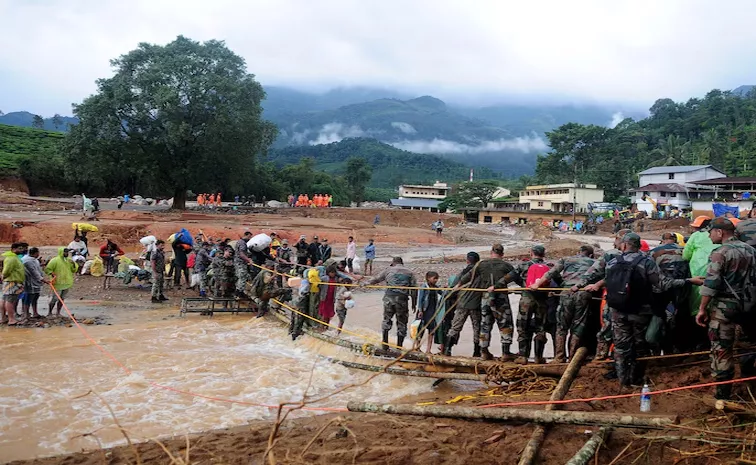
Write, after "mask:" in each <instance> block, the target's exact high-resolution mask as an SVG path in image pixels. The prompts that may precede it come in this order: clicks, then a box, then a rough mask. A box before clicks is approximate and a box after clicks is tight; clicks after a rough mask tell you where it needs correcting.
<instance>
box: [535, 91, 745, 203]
mask: <svg viewBox="0 0 756 465" xmlns="http://www.w3.org/2000/svg"><path fill="white" fill-rule="evenodd" d="M650 113H651V115H650V116H649V117H648V118H645V119H642V120H640V121H633V120H631V119H626V120H625V121H623V122H621V123H620V124H618V125H617V126H616V127H614V128H606V127H602V126H595V125H582V124H575V123H570V124H565V125H563V126H561V127H559V128H558V129H556V130H554V131H551V132H549V133H547V137H548V140H549V145H550V146H551V148H552V151H551V152H550V153H548V154H545V155H541V156H539V157H538V162H537V167H536V179H537V181H538V182H544V183H551V182H569V181H572V180H573V179H574V178H575V177H577V179H578V181H579V182H595V183H597V184H599V186H601V187H603V188H604V189H605V190H606V196H607V199H608V200H614V199H617V198H620V197H623V196H625V195H626V193H627V190H628V189H630V188H632V187H635V186H637V173H638V172H639V171H642V170H644V169H646V168H649V167H651V166H661V165H689V164H692V165H700V164H711V165H714V166H715V167H716V168H719V169H721V170H723V171H724V172H725V173H727V174H728V176H754V175H756V93H755V92H749V93H747V94H746V95H744V96H739V95H735V94H733V93H730V92H722V91H719V90H713V91H711V92H709V93H708V94H706V97H704V98H703V99H698V98H692V99H690V100H688V101H687V102H680V103H677V102H674V101H672V100H670V99H660V100H657V101H656V103H654V105H653V106H652V107H651V109H650Z"/></svg>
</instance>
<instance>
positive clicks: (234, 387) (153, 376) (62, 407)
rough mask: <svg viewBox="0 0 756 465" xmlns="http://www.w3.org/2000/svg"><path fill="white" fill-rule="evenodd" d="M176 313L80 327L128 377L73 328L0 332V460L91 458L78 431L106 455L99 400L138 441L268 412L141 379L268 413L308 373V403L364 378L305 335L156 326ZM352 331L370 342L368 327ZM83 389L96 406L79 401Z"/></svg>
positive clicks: (375, 396) (388, 395) (108, 433)
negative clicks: (63, 456) (0, 360)
mask: <svg viewBox="0 0 756 465" xmlns="http://www.w3.org/2000/svg"><path fill="white" fill-rule="evenodd" d="M361 297H363V299H362V300H364V301H365V302H364V303H365V304H366V305H363V312H368V311H369V310H368V308H369V307H370V305H367V304H368V301H372V300H375V301H377V299H376V298H374V297H373V296H372V295H368V296H361ZM358 305H359V301H358ZM71 306H72V310H74V311H75V312H77V313H79V314H86V313H87V309H83V308H79V309H77V308H76V306H77V304H76V303H73V304H72V305H71ZM89 311H91V309H89ZM174 312H175V309H173V310H152V311H149V312H148V311H143V312H139V311H137V312H136V313H134V312H132V313H131V316H132V317H134V316H137V315H141V316H139V317H138V318H137V321H138V322H131V323H127V322H118V321H117V319H116V323H115V324H113V325H112V326H93V327H87V328H86V329H87V331H88V332H89V333H90V334H91V336H92V337H93V338H94V339H95V340H96V341H97V342H98V343H99V344H101V345H102V346H103V347H105V348H107V350H108V351H110V352H112V353H113V354H114V355H115V356H116V357H117V358H118V359H119V360H120V361H121V362H123V363H124V365H126V366H128V367H129V368H130V369H132V370H133V373H132V374H131V375H127V374H125V373H124V372H123V371H122V370H121V369H120V368H118V366H117V365H116V364H115V363H114V362H113V361H112V360H110V359H108V358H107V357H105V356H103V355H102V354H101V353H100V352H99V351H98V350H97V349H96V348H95V347H93V346H91V345H89V344H88V342H87V341H86V340H85V339H84V338H83V337H82V335H81V333H79V331H78V330H77V329H76V328H50V329H45V330H33V329H28V330H26V329H15V328H13V329H4V330H0V348H1V349H2V353H3V354H4V357H3V364H2V366H0V379H2V380H3V383H2V385H0V409H2V417H0V459H1V460H2V461H8V460H13V459H20V458H29V457H34V456H43V455H51V454H56V453H62V452H71V451H77V450H81V449H82V448H96V447H97V441H96V440H95V438H94V437H82V435H85V434H87V433H95V434H96V436H97V438H98V439H99V440H100V441H101V442H102V444H103V445H112V444H118V443H121V442H122V440H123V438H122V436H121V434H120V433H119V432H118V431H117V430H116V429H115V428H114V427H113V425H114V423H113V419H112V417H111V415H110V413H109V412H108V409H107V408H106V406H105V402H107V403H108V404H109V405H110V407H111V408H112V409H113V411H114V413H115V416H116V417H117V418H118V420H119V421H120V423H121V424H122V426H123V427H124V428H126V429H127V430H128V431H129V435H130V436H131V437H132V438H133V439H135V440H145V439H149V438H153V437H160V436H166V435H182V434H184V433H188V432H198V431H203V430H207V429H211V428H220V427H228V426H235V425H241V424H244V423H247V422H249V421H250V420H257V419H264V418H270V417H271V416H272V412H273V411H272V410H269V409H265V408H259V407H254V406H248V405H239V404H231V403H224V402H214V401H210V400H205V399H201V398H196V397H190V396H185V395H180V394H176V393H172V392H167V391H165V390H161V389H158V388H155V387H152V386H150V385H149V384H148V382H149V381H154V382H158V383H161V384H165V385H168V386H171V387H174V388H177V389H181V390H186V391H192V392H195V393H200V394H204V395H209V396H216V397H224V398H230V399H236V400H243V401H246V402H255V403H262V404H273V405H277V404H278V403H279V402H283V401H291V400H298V399H301V397H302V394H303V391H304V389H305V387H306V385H307V383H308V379H309V378H310V372H311V370H312V371H313V377H312V387H311V389H310V394H311V395H314V396H319V395H323V394H326V393H329V392H331V391H333V390H335V389H337V388H339V387H342V386H344V385H347V384H350V383H355V382H359V381H362V380H364V379H365V378H366V377H367V376H368V375H367V374H366V373H364V372H360V371H354V370H350V369H347V368H344V367H341V366H339V365H334V364H332V363H329V362H327V361H326V360H324V358H323V357H322V356H323V355H325V356H338V357H340V358H346V359H349V358H350V357H355V356H354V355H352V354H350V353H349V352H347V351H345V350H344V349H340V348H337V347H335V346H332V345H330V344H324V343H321V342H317V341H314V340H313V339H312V338H308V337H303V338H300V340H298V341H297V342H292V341H291V340H290V339H289V338H288V336H287V334H286V329H285V328H283V327H282V326H281V325H279V324H277V323H275V322H273V321H268V320H258V319H250V318H249V317H248V316H238V317H232V316H217V317H215V318H212V319H209V318H207V317H201V316H199V315H190V316H189V317H188V318H182V319H179V318H170V319H168V320H165V321H164V320H162V319H161V318H162V317H165V316H168V315H172V314H174ZM355 313H357V312H355ZM371 313H372V312H371ZM148 315H149V316H148ZM356 319H357V318H355V320H356ZM367 320H371V321H372V320H373V318H367ZM132 321H133V320H132ZM360 331H362V332H366V333H371V332H372V334H376V333H375V332H374V331H372V330H369V329H365V328H362V329H360ZM431 382H432V381H429V380H425V379H423V380H418V379H412V378H403V377H391V376H387V375H382V376H380V377H378V378H377V379H375V380H373V381H372V382H371V383H369V384H368V385H366V386H364V387H361V388H359V389H354V390H350V391H349V392H346V393H344V394H340V395H338V396H336V397H334V398H332V399H329V400H327V401H325V402H323V403H321V404H319V405H321V406H338V407H341V406H344V405H345V404H346V402H347V401H348V400H351V399H365V400H374V401H377V400H385V401H389V400H392V399H396V398H399V397H403V396H407V395H413V394H417V393H420V392H425V391H427V390H429V389H430V385H431ZM90 391H91V392H93V393H97V394H98V395H99V396H101V397H102V399H100V398H98V397H97V396H95V395H93V394H89V395H86V396H84V395H85V394H87V393H88V392H90ZM80 396H83V397H80ZM307 414H314V413H307Z"/></svg>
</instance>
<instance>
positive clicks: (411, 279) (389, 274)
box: [367, 265, 417, 302]
mask: <svg viewBox="0 0 756 465" xmlns="http://www.w3.org/2000/svg"><path fill="white" fill-rule="evenodd" d="M383 281H386V285H387V286H399V287H417V281H416V280H415V275H414V273H412V270H410V269H409V268H406V267H405V266H404V265H393V266H390V267H388V268H386V269H385V270H383V272H382V273H381V274H379V275H378V276H376V277H374V278H371V279H370V280H369V281H368V282H367V285H368V286H370V285H373V284H378V283H381V282H383ZM386 296H388V297H392V296H412V301H413V302H417V290H408V289H391V288H389V289H386Z"/></svg>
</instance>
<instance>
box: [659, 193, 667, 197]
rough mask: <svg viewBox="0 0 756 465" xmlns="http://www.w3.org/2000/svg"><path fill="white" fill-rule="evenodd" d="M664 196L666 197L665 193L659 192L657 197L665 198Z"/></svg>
mask: <svg viewBox="0 0 756 465" xmlns="http://www.w3.org/2000/svg"><path fill="white" fill-rule="evenodd" d="M666 196H667V193H666V192H659V197H666Z"/></svg>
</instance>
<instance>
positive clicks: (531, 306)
mask: <svg viewBox="0 0 756 465" xmlns="http://www.w3.org/2000/svg"><path fill="white" fill-rule="evenodd" d="M545 256H546V248H545V247H544V246H542V245H534V246H533V247H532V248H531V249H530V260H528V261H526V262H524V263H521V264H519V265H518V266H517V267H515V268H514V269H513V270H512V271H510V272H509V273H507V274H506V275H505V276H504V277H503V278H501V279H500V280H498V281H497V282H496V285H495V287H496V288H503V287H506V286H507V284H509V283H511V282H515V283H517V284H518V285H519V286H521V287H524V286H525V283H526V281H527V277H528V270H529V269H530V267H531V266H533V265H534V264H543V265H545V264H546V262H545V260H544V257H545ZM491 291H493V289H492V288H489V292H491ZM547 298H548V294H547V293H546V292H537V291H524V292H523V293H522V296H521V297H520V307H519V311H518V312H517V347H518V349H519V354H518V357H517V358H516V359H515V363H520V364H523V365H524V364H526V363H528V358H529V357H530V342H531V339H532V341H533V346H534V349H535V362H536V363H538V364H542V363H546V359H545V358H543V350H544V349H545V348H546V341H547V338H546V316H547V313H548V306H547V302H546V300H547ZM531 319H532V320H533V321H532V323H531ZM534 333H535V337H533V334H534Z"/></svg>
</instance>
